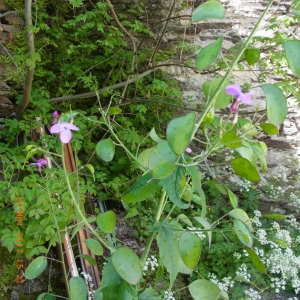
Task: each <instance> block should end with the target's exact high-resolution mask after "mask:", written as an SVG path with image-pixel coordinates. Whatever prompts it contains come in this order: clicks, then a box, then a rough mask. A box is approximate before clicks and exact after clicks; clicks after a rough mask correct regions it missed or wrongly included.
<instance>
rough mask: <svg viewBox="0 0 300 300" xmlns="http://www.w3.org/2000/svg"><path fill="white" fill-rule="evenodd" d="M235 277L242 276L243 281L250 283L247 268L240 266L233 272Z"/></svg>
mask: <svg viewBox="0 0 300 300" xmlns="http://www.w3.org/2000/svg"><path fill="white" fill-rule="evenodd" d="M235 274H236V276H242V277H243V278H244V281H246V282H250V279H251V275H250V274H248V270H247V266H246V265H245V264H242V265H241V266H240V267H239V268H238V269H237V270H236V272H235Z"/></svg>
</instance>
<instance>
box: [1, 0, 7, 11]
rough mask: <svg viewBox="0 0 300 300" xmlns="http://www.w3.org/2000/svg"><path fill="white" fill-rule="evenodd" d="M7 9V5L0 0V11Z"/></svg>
mask: <svg viewBox="0 0 300 300" xmlns="http://www.w3.org/2000/svg"><path fill="white" fill-rule="evenodd" d="M7 10H9V6H8V5H7V4H6V3H5V1H4V0H0V12H2V11H7Z"/></svg>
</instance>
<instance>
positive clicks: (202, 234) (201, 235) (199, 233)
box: [187, 227, 206, 241]
mask: <svg viewBox="0 0 300 300" xmlns="http://www.w3.org/2000/svg"><path fill="white" fill-rule="evenodd" d="M187 229H188V230H193V231H191V233H193V234H196V235H198V236H199V238H200V240H201V241H202V240H204V239H205V238H206V235H205V234H204V233H203V232H202V230H201V228H196V227H187ZM196 230H199V231H196Z"/></svg>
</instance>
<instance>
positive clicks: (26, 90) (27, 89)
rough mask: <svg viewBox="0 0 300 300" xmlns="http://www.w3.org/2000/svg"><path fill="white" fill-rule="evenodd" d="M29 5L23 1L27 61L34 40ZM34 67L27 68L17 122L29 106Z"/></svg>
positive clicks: (28, 2) (32, 50)
mask: <svg viewBox="0 0 300 300" xmlns="http://www.w3.org/2000/svg"><path fill="white" fill-rule="evenodd" d="M31 4H32V0H25V12H24V13H25V24H26V27H27V33H26V39H27V48H28V52H29V59H32V58H33V56H32V54H33V53H34V38H33V32H32V28H31V27H32V14H31ZM33 74H34V67H28V69H27V74H26V77H25V80H24V84H23V97H22V100H21V102H20V103H19V105H18V107H17V111H16V118H17V120H22V119H23V115H24V111H25V109H26V107H27V106H28V104H29V101H30V95H31V88H32V81H33Z"/></svg>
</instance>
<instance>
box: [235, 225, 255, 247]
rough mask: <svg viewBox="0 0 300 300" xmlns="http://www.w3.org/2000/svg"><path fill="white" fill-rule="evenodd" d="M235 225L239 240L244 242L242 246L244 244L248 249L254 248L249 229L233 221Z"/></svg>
mask: <svg viewBox="0 0 300 300" xmlns="http://www.w3.org/2000/svg"><path fill="white" fill-rule="evenodd" d="M233 225H234V229H235V233H236V235H237V236H238V238H239V240H240V241H241V242H242V244H244V245H245V246H247V247H248V248H252V245H253V238H252V235H251V233H250V231H249V229H248V227H247V226H246V225H245V224H244V223H243V222H241V221H239V220H233Z"/></svg>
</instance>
